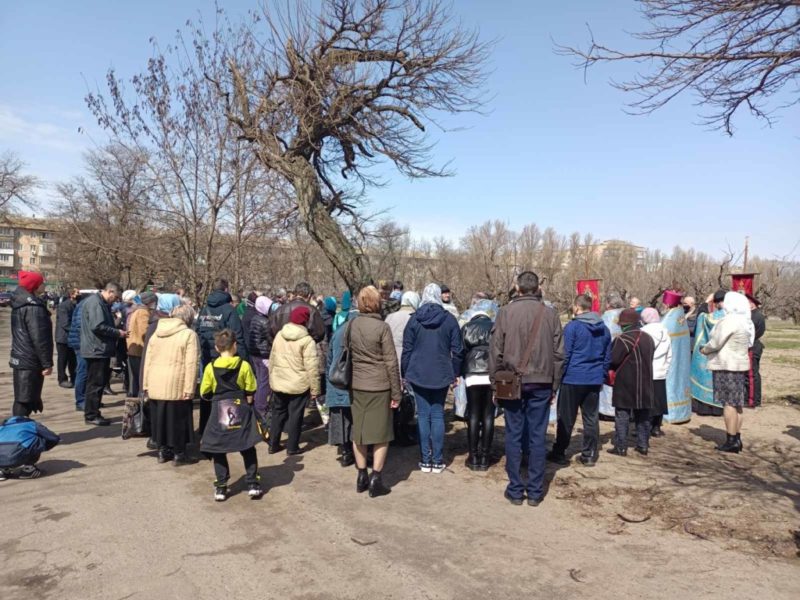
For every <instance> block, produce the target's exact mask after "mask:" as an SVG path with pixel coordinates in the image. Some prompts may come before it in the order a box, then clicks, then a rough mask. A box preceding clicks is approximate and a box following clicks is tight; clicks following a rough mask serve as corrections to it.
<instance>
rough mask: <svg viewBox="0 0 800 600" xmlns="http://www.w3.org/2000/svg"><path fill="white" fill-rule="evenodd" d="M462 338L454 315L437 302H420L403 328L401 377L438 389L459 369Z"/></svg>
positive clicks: (447, 382) (447, 384) (454, 375)
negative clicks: (420, 304)
mask: <svg viewBox="0 0 800 600" xmlns="http://www.w3.org/2000/svg"><path fill="white" fill-rule="evenodd" d="M463 358H464V342H463V340H462V339H461V329H459V327H458V321H456V318H455V317H454V316H453V315H451V314H450V313H449V312H447V311H446V310H445V309H444V308H442V307H441V306H439V305H438V304H423V305H422V306H421V307H420V308H419V309H418V310H417V312H415V313H414V314H413V315H411V318H410V319H409V320H408V323H407V324H406V328H405V331H404V332H403V356H402V359H401V363H402V374H403V379H404V380H406V381H408V382H409V383H411V384H414V385H417V386H419V387H423V388H427V389H431V390H440V389H443V388H446V387H448V386H450V385H451V384H452V383H453V382H454V381H455V379H456V377H458V376H459V375H460V373H461V361H462V359H463Z"/></svg>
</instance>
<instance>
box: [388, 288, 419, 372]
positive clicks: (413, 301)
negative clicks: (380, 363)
mask: <svg viewBox="0 0 800 600" xmlns="http://www.w3.org/2000/svg"><path fill="white" fill-rule="evenodd" d="M419 303H420V298H419V294H418V293H417V292H405V293H404V294H403V295H402V297H401V298H400V310H398V311H397V312H393V313H392V314H390V315H389V316H388V317H386V324H387V325H388V326H389V329H391V330H392V339H393V340H394V347H395V350H396V351H397V362H398V364H399V363H400V360H401V359H402V357H403V332H404V331H405V330H406V325H408V321H409V319H411V315H413V314H414V312H416V310H417V309H418V308H419Z"/></svg>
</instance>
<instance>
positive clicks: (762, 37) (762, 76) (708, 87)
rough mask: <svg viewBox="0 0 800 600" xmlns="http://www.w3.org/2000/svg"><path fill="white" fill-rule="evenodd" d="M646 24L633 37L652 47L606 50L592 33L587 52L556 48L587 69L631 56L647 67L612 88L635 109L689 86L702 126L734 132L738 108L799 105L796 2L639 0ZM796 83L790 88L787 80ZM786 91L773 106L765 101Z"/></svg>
mask: <svg viewBox="0 0 800 600" xmlns="http://www.w3.org/2000/svg"><path fill="white" fill-rule="evenodd" d="M638 2H639V4H640V5H641V10H642V13H643V14H644V17H645V18H646V19H647V20H648V21H649V29H648V30H647V31H645V32H644V33H639V34H635V35H634V37H636V38H637V39H639V40H643V41H644V42H647V43H651V44H653V47H651V48H649V49H646V50H642V51H638V52H637V51H623V50H616V49H613V48H609V47H608V46H605V45H603V44H601V43H599V42H597V41H596V40H595V39H594V36H592V38H591V44H590V46H589V49H588V50H582V49H580V48H573V47H568V46H558V47H557V51H558V52H559V53H562V54H568V55H572V56H577V57H578V58H579V59H580V61H581V62H580V65H581V66H583V67H584V68H588V67H590V66H592V65H595V64H597V63H604V62H618V61H635V62H638V63H642V64H644V65H646V66H647V67H648V69H649V70H648V71H647V72H645V73H643V74H640V75H639V76H637V77H636V78H634V79H632V80H630V81H626V82H621V83H619V82H615V83H613V85H614V86H615V87H617V88H618V89H621V90H623V91H625V92H633V93H634V94H636V95H637V96H638V99H637V100H635V101H634V102H632V103H631V104H630V107H631V109H632V110H633V111H634V112H636V113H651V112H653V111H654V110H657V109H658V108H661V107H662V106H664V105H665V104H667V103H668V102H670V101H671V100H672V99H673V98H675V97H676V96H678V95H680V94H681V93H683V92H685V91H687V90H692V91H694V92H695V93H696V94H697V95H698V96H699V100H698V104H700V105H702V106H703V107H704V108H707V109H708V112H707V113H706V114H704V115H702V117H703V120H704V122H705V123H706V124H708V125H710V126H712V127H714V128H721V129H723V130H724V131H725V132H726V133H727V134H728V135H732V134H733V125H732V121H733V118H734V116H735V114H736V113H737V111H739V109H740V108H745V109H747V110H749V111H750V113H752V114H753V115H755V116H756V117H759V118H762V119H765V120H766V121H767V122H771V120H770V115H771V114H772V113H773V112H774V110H775V109H777V108H786V107H789V106H792V105H795V104H797V103H798V102H800V96H799V95H798V87H797V85H796V82H797V79H798V76H800V1H798V0H638ZM792 84H795V85H792ZM781 90H785V91H787V93H788V95H787V97H786V99H785V100H784V101H782V102H781V103H779V104H778V106H777V107H775V106H773V107H770V104H769V101H770V100H771V99H773V97H774V96H775V95H776V94H777V93H778V92H779V91H781Z"/></svg>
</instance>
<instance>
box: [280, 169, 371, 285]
mask: <svg viewBox="0 0 800 600" xmlns="http://www.w3.org/2000/svg"><path fill="white" fill-rule="evenodd" d="M294 166H295V167H296V170H295V173H294V174H293V175H294V176H293V178H292V187H294V191H295V194H296V195H297V207H298V209H299V211H300V217H301V218H302V220H303V224H304V225H305V227H306V230H307V231H308V234H309V235H310V236H311V238H312V239H313V240H314V241H315V242H316V243H317V244H318V245H319V247H320V249H321V250H322V252H323V253H324V254H325V256H326V257H327V258H328V260H330V261H331V263H332V264H333V266H334V267H335V268H336V270H337V271H338V273H339V275H341V276H342V279H344V281H345V283H346V284H347V287H348V288H349V289H350V290H351V291H353V292H355V291H357V290H359V289H360V288H362V287H363V286H365V285H368V284H369V283H370V272H369V265H368V264H367V262H366V257H364V256H363V255H361V254H359V252H358V251H357V250H356V248H354V247H353V245H352V244H351V243H350V241H349V240H348V239H347V237H346V236H345V235H344V232H343V231H342V228H341V227H340V226H339V224H338V223H337V222H336V220H335V219H334V218H333V217H332V216H331V215H330V214H328V211H327V210H326V209H325V205H324V204H323V202H322V190H321V189H320V185H319V180H318V179H317V174H316V173H315V172H314V169H313V168H312V166H311V165H310V164H309V163H308V162H306V161H304V160H302V159H297V160H296V161H295V164H294Z"/></svg>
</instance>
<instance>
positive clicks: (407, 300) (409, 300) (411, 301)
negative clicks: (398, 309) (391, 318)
mask: <svg viewBox="0 0 800 600" xmlns="http://www.w3.org/2000/svg"><path fill="white" fill-rule="evenodd" d="M419 302H420V299H419V294H418V293H417V292H406V293H405V294H403V297H402V299H401V300H400V306H410V307H411V308H413V309H414V310H417V309H418V308H419Z"/></svg>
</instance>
